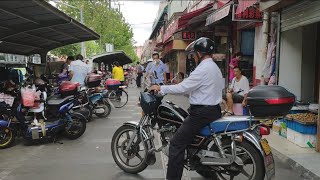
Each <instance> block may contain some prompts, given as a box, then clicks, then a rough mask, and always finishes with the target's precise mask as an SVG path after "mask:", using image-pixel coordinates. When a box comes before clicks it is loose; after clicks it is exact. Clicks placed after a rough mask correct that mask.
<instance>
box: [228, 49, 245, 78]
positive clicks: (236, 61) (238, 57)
mask: <svg viewBox="0 0 320 180" xmlns="http://www.w3.org/2000/svg"><path fill="white" fill-rule="evenodd" d="M241 58H242V53H241V52H237V53H236V54H235V55H234V56H233V58H232V59H231V62H230V64H229V73H230V74H229V82H231V81H232V79H233V78H234V72H233V68H235V67H238V66H239V61H240V60H241Z"/></svg>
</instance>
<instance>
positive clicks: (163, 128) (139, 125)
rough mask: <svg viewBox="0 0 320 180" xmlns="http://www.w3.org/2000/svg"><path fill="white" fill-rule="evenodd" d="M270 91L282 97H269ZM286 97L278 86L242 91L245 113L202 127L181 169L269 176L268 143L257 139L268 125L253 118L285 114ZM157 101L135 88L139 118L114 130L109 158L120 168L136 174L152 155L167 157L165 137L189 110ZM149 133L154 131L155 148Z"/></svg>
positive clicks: (255, 179) (257, 179)
mask: <svg viewBox="0 0 320 180" xmlns="http://www.w3.org/2000/svg"><path fill="white" fill-rule="evenodd" d="M268 94H270V97H268ZM275 94H276V95H279V96H284V95H288V97H273V95H275ZM251 96H252V97H251ZM292 96H293V95H292V94H290V93H289V92H288V91H286V90H285V89H284V88H281V87H278V86H277V88H273V87H270V88H268V87H266V88H265V89H264V90H261V89H259V88H253V89H252V90H251V91H250V92H249V94H248V106H249V109H250V112H251V116H228V117H222V118H221V119H218V120H216V121H213V122H212V123H210V124H208V125H207V126H205V127H204V128H203V129H202V130H201V131H200V132H199V134H198V135H197V136H195V137H194V139H193V143H192V144H190V145H189V146H188V147H187V148H186V151H185V161H184V167H185V168H187V169H188V170H189V171H190V170H191V171H196V172H197V173H198V174H200V175H202V176H204V177H206V178H211V179H215V180H217V179H234V178H240V179H243V177H244V178H245V179H250V180H262V179H264V178H265V177H266V179H271V178H272V177H273V176H274V175H275V169H274V168H275V165H274V159H273V155H272V152H271V148H270V146H269V144H268V141H267V140H266V139H264V138H263V137H262V136H264V135H269V133H270V128H269V127H266V126H264V125H263V124H261V123H260V120H261V118H257V117H268V116H280V115H285V114H286V113H288V112H289V110H290V109H291V107H292V106H293V103H294V101H295V99H294V96H293V97H292ZM265 97H268V98H265ZM162 99H163V96H161V95H156V94H154V93H148V92H141V96H140V105H141V107H142V110H143V114H144V115H143V116H142V118H141V119H140V121H139V122H134V121H129V122H126V123H124V124H123V125H122V126H121V127H119V128H118V129H117V130H116V132H115V133H114V135H113V137H112V143H111V151H112V156H113V159H114V161H115V163H116V164H117V165H118V167H119V168H120V169H122V170H123V171H125V172H127V173H132V174H136V173H139V172H141V171H143V170H144V169H146V168H147V167H148V166H149V165H153V164H154V163H155V162H156V156H155V153H157V152H162V153H163V154H164V155H166V156H168V155H169V146H170V140H171V138H172V137H173V136H174V134H175V132H177V130H178V129H179V127H180V126H181V124H182V123H183V121H184V119H185V118H186V117H188V115H189V114H188V112H186V111H185V110H183V109H182V108H180V107H178V106H177V105H175V104H174V103H173V102H170V101H166V102H162ZM154 131H157V132H158V133H159V135H160V138H159V139H160V140H159V141H160V144H161V147H160V148H158V149H157V148H156V147H155V143H154V140H155V137H156V136H155V135H154Z"/></svg>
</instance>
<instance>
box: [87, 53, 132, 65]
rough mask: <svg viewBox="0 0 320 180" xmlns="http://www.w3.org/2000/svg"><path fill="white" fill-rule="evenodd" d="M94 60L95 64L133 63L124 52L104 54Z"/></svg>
mask: <svg viewBox="0 0 320 180" xmlns="http://www.w3.org/2000/svg"><path fill="white" fill-rule="evenodd" d="M92 59H93V62H94V63H104V64H113V62H115V61H118V62H119V63H120V65H125V64H129V63H132V60H131V59H130V57H129V56H127V55H126V53H124V52H123V51H116V52H110V53H104V54H101V55H97V56H94V57H92Z"/></svg>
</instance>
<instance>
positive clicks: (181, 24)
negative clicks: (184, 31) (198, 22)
mask: <svg viewBox="0 0 320 180" xmlns="http://www.w3.org/2000/svg"><path fill="white" fill-rule="evenodd" d="M212 6H213V3H210V4H207V5H206V6H205V7H203V8H200V9H197V10H195V11H192V12H189V13H187V14H184V15H182V16H181V17H180V18H179V21H178V29H181V28H184V27H186V26H187V24H188V22H189V20H190V19H192V18H193V17H195V16H198V15H200V14H201V13H203V12H204V11H206V10H208V9H210V8H211V7H212Z"/></svg>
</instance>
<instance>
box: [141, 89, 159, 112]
mask: <svg viewBox="0 0 320 180" xmlns="http://www.w3.org/2000/svg"><path fill="white" fill-rule="evenodd" d="M140 105H141V108H142V110H143V112H144V113H145V114H154V113H156V110H157V109H156V106H157V99H156V97H155V96H153V95H152V94H150V93H148V92H141V93H140Z"/></svg>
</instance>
